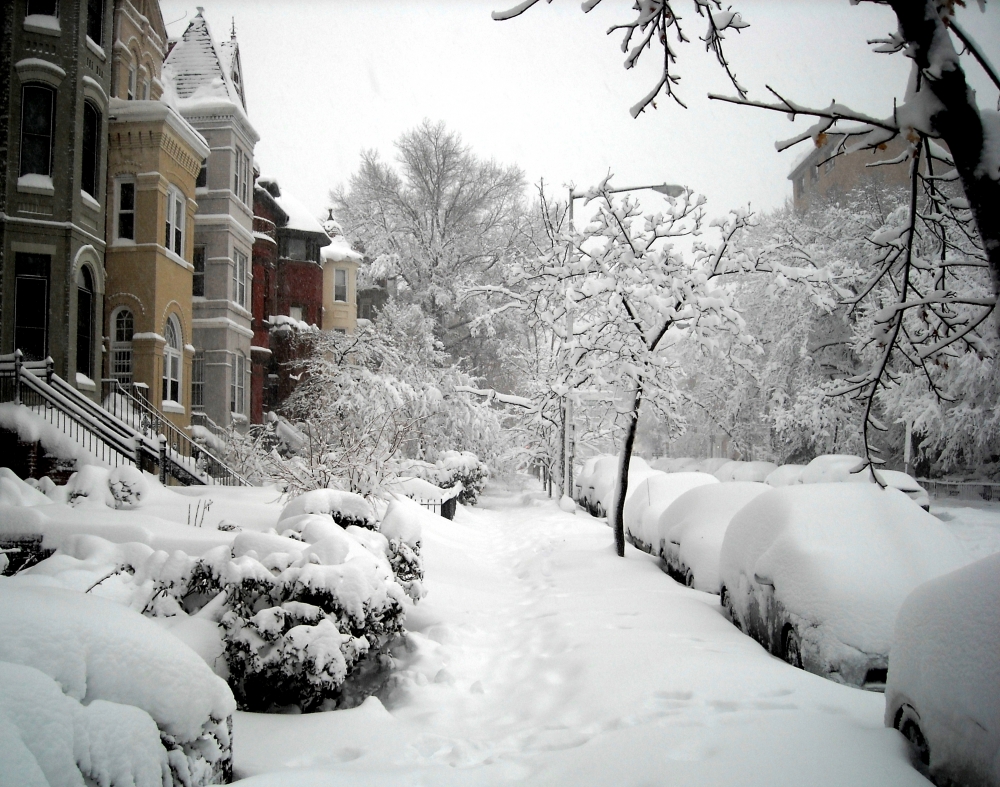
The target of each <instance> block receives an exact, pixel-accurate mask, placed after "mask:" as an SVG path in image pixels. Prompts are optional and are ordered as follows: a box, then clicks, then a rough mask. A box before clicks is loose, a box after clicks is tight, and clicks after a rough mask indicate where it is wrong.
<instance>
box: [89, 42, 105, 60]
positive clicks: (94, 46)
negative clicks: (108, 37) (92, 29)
mask: <svg viewBox="0 0 1000 787" xmlns="http://www.w3.org/2000/svg"><path fill="white" fill-rule="evenodd" d="M87 49H89V50H90V51H91V52H93V53H94V54H95V55H97V56H98V57H99V58H101V60H107V59H108V56H107V55H106V54H104V48H103V47H102V46H101V45H100V44H98V43H97V42H96V41H94V39H93V38H91V37H90V36H87Z"/></svg>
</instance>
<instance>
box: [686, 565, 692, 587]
mask: <svg viewBox="0 0 1000 787" xmlns="http://www.w3.org/2000/svg"><path fill="white" fill-rule="evenodd" d="M684 584H685V585H687V586H688V587H689V588H693V587H694V572H693V571H692V570H691V569H688V570H687V571H685V572H684Z"/></svg>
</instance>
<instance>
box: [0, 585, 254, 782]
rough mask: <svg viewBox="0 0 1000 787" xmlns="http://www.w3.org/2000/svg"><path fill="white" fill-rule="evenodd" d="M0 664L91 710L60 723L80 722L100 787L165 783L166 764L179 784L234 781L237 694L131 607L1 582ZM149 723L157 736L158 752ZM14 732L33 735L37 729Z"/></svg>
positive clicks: (80, 739) (83, 749)
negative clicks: (129, 776)
mask: <svg viewBox="0 0 1000 787" xmlns="http://www.w3.org/2000/svg"><path fill="white" fill-rule="evenodd" d="M0 661H4V662H11V663H13V664H17V665H22V666H23V667H31V668H33V669H34V670H37V671H39V672H40V673H44V675H47V676H48V677H49V678H50V679H51V680H53V681H54V682H55V683H56V684H58V686H59V688H60V689H61V691H62V693H63V694H64V695H66V697H67V699H70V700H72V701H75V702H76V703H81V704H82V706H86V708H85V709H84V710H82V711H76V710H73V709H70V710H66V708H70V706H69V705H67V706H66V708H64V709H63V710H62V711H61V712H59V714H58V717H59V718H60V719H62V720H63V721H65V720H66V719H72V720H73V721H72V724H73V727H74V731H73V751H74V756H75V762H76V764H77V766H78V767H79V768H80V770H81V771H82V770H86V771H88V775H90V776H91V777H92V778H93V779H94V783H98V784H111V783H114V784H128V783H130V782H128V781H126V780H125V779H123V778H122V779H121V780H112V779H110V777H109V778H101V776H102V774H104V775H105V776H107V775H108V774H109V773H110V772H111V771H116V772H117V773H119V774H122V775H123V774H124V773H126V772H129V771H131V772H133V773H134V774H135V775H136V776H137V777H138V778H137V779H136V781H137V782H138V783H141V784H150V783H155V784H162V783H163V781H162V779H161V780H160V781H157V780H156V779H155V776H154V774H158V773H160V772H162V766H163V762H164V761H165V762H166V764H167V765H168V767H169V773H170V775H171V776H172V781H173V783H174V784H175V785H185V787H196V786H199V785H206V784H211V783H218V782H219V781H223V780H225V781H228V780H229V779H230V778H231V776H232V745H231V740H230V731H231V726H232V713H233V711H234V710H235V709H236V703H235V702H234V700H233V694H232V692H231V691H230V690H229V688H228V687H227V686H226V684H225V682H224V681H223V680H221V679H220V678H219V677H218V676H216V675H215V674H213V673H212V671H211V670H210V669H209V668H208V667H207V666H206V665H205V663H204V661H202V659H201V658H199V656H198V655H197V654H196V653H195V652H194V651H193V650H191V649H190V648H188V647H187V646H186V645H184V644H183V643H182V642H181V641H180V640H178V639H177V638H176V637H174V636H173V635H171V634H169V633H168V632H166V631H164V630H163V628H161V627H160V626H158V625H156V624H155V623H153V622H152V621H151V620H147V619H146V618H144V617H143V616H142V615H139V614H138V613H137V612H135V611H134V610H132V609H129V608H128V607H127V606H124V605H123V604H119V603H115V602H113V601H110V600H108V599H103V598H99V597H97V596H94V595H91V594H87V593H80V592H76V591H71V590H63V589H60V588H54V587H46V586H42V585H39V584H38V583H36V582H34V581H31V580H30V579H27V578H16V579H0ZM25 680H26V681H33V682H34V683H38V682H39V681H40V680H41V679H39V678H33V677H27V678H25ZM43 682H44V681H43ZM8 685H9V684H8ZM39 692H40V693H39V698H40V697H42V696H47V695H50V694H51V693H52V692H51V687H49V688H48V689H44V688H41V687H39ZM16 704H17V703H15V705H16ZM39 706H41V703H39ZM95 706H96V707H95ZM6 707H9V706H7V705H6V703H5V708H6ZM146 719H150V720H151V722H152V723H153V724H154V725H155V728H157V729H158V736H157V737H158V743H159V745H160V749H156V748H155V747H154V746H153V745H152V743H151V741H150V738H151V735H152V733H151V732H150V731H149V725H150V722H149V721H146ZM25 724H29V725H34V728H36V729H37V728H40V727H41V726H44V724H43V723H42V722H30V720H29V721H26V722H25ZM15 725H16V726H18V727H19V729H22V730H24V729H28V730H29V735H30V730H31V729H32V727H31V726H28V727H21V726H20V723H19V722H15ZM143 725H145V729H146V731H144V728H143ZM0 726H2V725H0ZM0 735H2V733H0ZM63 740H64V741H65V735H63ZM22 741H23V736H22ZM24 743H25V744H27V741H24ZM28 748H29V750H30V746H28ZM23 759H24V758H23V751H22V760H23ZM39 765H40V766H42V764H41V763H39ZM42 770H43V773H44V766H42ZM147 777H148V778H147ZM140 778H141V779H142V781H141V782H140V781H139V779H140ZM149 779H152V781H149ZM13 783H20V782H18V781H16V780H15V781H14V782H13ZM55 783H60V784H61V783H73V782H72V781H71V782H65V781H61V780H60V781H57V782H55ZM168 783H169V782H168Z"/></svg>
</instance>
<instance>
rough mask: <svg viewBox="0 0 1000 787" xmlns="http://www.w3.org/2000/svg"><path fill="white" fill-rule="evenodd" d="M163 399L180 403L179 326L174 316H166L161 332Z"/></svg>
mask: <svg viewBox="0 0 1000 787" xmlns="http://www.w3.org/2000/svg"><path fill="white" fill-rule="evenodd" d="M163 337H164V338H165V339H166V340H167V343H166V345H165V346H164V348H163V397H162V398H163V399H164V400H165V401H167V400H169V401H171V402H177V404H180V403H181V327H180V325H178V324H177V318H176V317H168V318H167V325H166V328H165V330H164V332H163Z"/></svg>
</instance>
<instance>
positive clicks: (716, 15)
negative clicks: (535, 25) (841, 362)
mask: <svg viewBox="0 0 1000 787" xmlns="http://www.w3.org/2000/svg"><path fill="white" fill-rule="evenodd" d="M538 2H539V0H522V2H520V3H518V4H517V5H515V6H514V7H512V8H510V9H509V10H505V11H496V12H494V13H493V18H494V19H497V20H507V19H512V18H514V17H516V16H520V15H521V14H523V13H524V12H525V11H527V10H528V9H529V8H531V7H532V6H534V5H535V4H536V3H538ZM548 2H551V0H548ZM600 2H601V0H585V2H584V3H583V10H584V11H585V12H586V11H591V10H593V9H594V8H595V7H596V6H597V5H598V4H599V3H600ZM854 2H855V3H859V2H871V3H877V4H879V5H888V6H889V7H891V8H892V10H893V12H895V14H896V19H897V21H898V28H897V30H896V31H895V32H893V33H890V34H888V35H887V36H885V37H884V38H878V39H874V40H872V41H871V42H870V43H871V44H873V45H874V51H875V52H877V53H882V54H895V53H900V52H902V53H903V54H904V55H905V56H906V57H909V58H910V59H911V60H912V61H913V66H912V71H911V75H910V79H909V83H908V84H907V85H906V87H905V91H904V92H903V95H901V96H900V99H901V100H898V101H896V102H894V106H893V108H892V112H891V114H888V115H887V116H886V117H884V118H875V117H870V116H868V115H865V114H862V113H859V112H856V111H854V110H852V109H851V108H850V107H846V106H843V105H841V104H837V103H836V102H831V103H830V105H829V106H828V107H806V106H803V105H801V104H798V103H796V102H795V101H792V100H790V99H786V98H784V97H783V96H781V95H780V94H779V93H778V92H777V91H775V90H773V89H772V88H771V87H770V86H769V87H768V90H770V91H771V93H772V94H773V95H774V97H775V99H777V100H776V101H774V102H760V101H751V100H750V99H749V97H748V91H747V90H746V88H744V87H743V86H742V85H741V84H740V83H739V82H738V81H737V79H736V75H735V73H734V72H733V70H732V68H731V66H730V63H729V61H728V60H727V58H726V55H725V52H724V48H723V45H724V41H725V37H726V33H727V32H728V31H731V30H735V31H737V32H739V31H740V30H742V29H744V28H746V27H748V26H749V25H748V23H747V21H746V20H745V19H744V18H743V17H742V16H741V15H740V13H738V12H737V11H734V10H733V9H732V7H731V6H729V7H725V8H724V7H723V3H722V0H691V5H690V6H688V5H687V4H686V3H681V2H679V1H678V0H643V2H638V3H635V4H634V5H633V10H634V15H633V16H632V17H631V18H628V19H626V20H625V21H623V22H622V23H620V24H616V25H613V26H612V27H611V28H610V30H609V31H608V32H609V33H613V32H622V34H623V39H622V51H624V52H625V53H626V57H625V68H632V67H633V66H634V65H635V64H636V63H637V62H638V61H639V60H640V59H641V58H642V56H643V55H644V54H646V53H647V52H652V51H653V50H654V49H655V50H659V52H658V54H662V69H661V70H660V74H659V76H658V78H657V82H656V84H655V85H654V87H653V89H652V90H650V91H649V92H648V93H647V94H646V95H644V96H643V97H642V98H641V99H640V100H639V101H638V102H637V103H636V104H635V105H634V106H633V107H632V110H631V112H632V116H633V117H636V116H638V115H639V113H641V112H643V111H644V110H645V109H646V108H647V107H649V106H653V107H654V108H655V106H656V105H655V100H656V98H657V97H658V96H660V95H661V94H663V95H664V96H666V97H669V98H671V99H673V100H674V101H675V102H676V103H678V104H679V105H680V106H684V103H683V100H682V99H681V97H680V96H679V94H678V93H677V87H678V84H679V82H680V77H679V75H678V73H677V63H678V48H679V46H680V45H681V44H683V43H689V42H690V38H688V32H689V31H688V30H687V24H686V22H684V20H683V17H682V16H681V14H680V13H679V11H680V10H681V6H685V7H692V8H693V10H694V12H695V14H696V16H697V18H698V19H699V20H701V21H703V22H704V24H705V32H704V34H703V35H701V36H699V38H700V40H701V42H702V43H703V44H704V45H705V47H706V49H708V50H709V51H711V52H712V53H714V55H715V57H716V59H717V60H718V63H719V65H720V67H721V68H722V69H723V70H724V71H725V73H726V76H727V78H728V79H729V82H730V83H731V84H732V86H733V88H734V89H735V90H736V93H737V95H736V96H721V95H710V96H709V97H710V98H713V99H718V100H722V101H730V102H734V103H737V104H745V105H748V106H755V107H760V108H764V109H769V110H773V111H777V112H781V113H783V114H786V115H787V116H788V117H789V119H791V120H795V119H796V118H797V117H798V116H800V115H802V116H806V117H815V118H817V123H816V124H815V125H814V126H813V127H812V128H810V129H808V130H807V131H806V132H804V133H802V134H798V135H796V136H795V137H792V138H791V139H789V140H785V141H783V142H779V143H778V144H777V147H778V149H779V150H784V149H786V148H788V147H791V146H792V145H795V144H797V143H799V142H802V141H804V140H807V139H812V140H813V141H814V142H815V143H817V145H818V146H819V145H822V143H823V141H824V137H825V135H826V134H827V132H830V131H831V130H832V131H837V132H838V133H841V134H843V135H844V137H843V139H841V141H840V142H839V143H838V145H837V149H836V151H835V152H834V154H833V155H840V154H842V153H845V152H848V151H854V150H863V149H872V150H874V149H876V148H878V147H879V146H882V145H884V144H885V143H886V142H888V141H889V140H891V139H894V138H896V137H902V138H904V139H906V140H907V141H909V142H910V145H911V150H910V153H909V154H908V157H909V158H913V154H914V152H915V151H918V150H919V149H920V148H921V147H922V146H924V145H925V142H926V140H927V139H934V140H941V141H943V142H944V143H945V145H946V146H947V148H948V156H947V157H946V158H947V161H946V162H942V163H944V169H943V170H939V172H938V173H937V174H938V175H939V176H940V175H944V176H946V177H948V178H949V179H956V180H958V181H959V182H960V183H961V187H962V190H963V192H964V196H965V199H966V200H967V206H968V210H969V213H970V216H971V218H972V220H973V222H974V224H975V226H976V228H977V230H978V232H979V235H980V237H981V238H982V241H983V249H984V250H985V255H986V259H987V261H988V265H989V270H990V273H991V277H992V289H993V292H994V294H996V293H998V292H1000V223H998V222H997V221H996V216H997V215H998V213H1000V113H997V112H995V111H992V110H980V109H979V107H978V105H977V102H976V93H975V91H973V90H972V89H971V88H970V87H969V84H968V82H967V80H966V76H965V70H964V68H963V66H962V61H961V58H960V54H959V52H967V53H968V54H969V55H971V56H972V57H973V58H974V60H975V61H976V63H977V66H978V67H979V68H981V69H982V70H983V71H984V72H985V73H986V75H987V76H988V77H989V79H990V80H991V81H992V82H993V84H994V85H996V86H997V87H998V88H1000V73H998V71H997V69H996V68H994V66H993V65H992V64H991V63H990V61H989V59H988V58H987V57H986V53H985V52H984V51H983V50H982V48H981V47H979V46H978V45H977V44H976V42H975V40H974V39H973V37H972V36H971V35H970V34H969V33H968V32H967V31H966V30H965V29H963V27H961V26H960V25H959V24H958V21H957V18H956V12H957V7H958V6H963V5H965V4H964V3H962V2H957V3H956V2H955V0H854ZM978 5H979V8H980V10H981V11H985V9H986V0H978ZM956 42H957V43H956ZM887 110H888V107H887ZM845 123H846V124H853V125H849V126H846V127H845V125H844V124H845Z"/></svg>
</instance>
